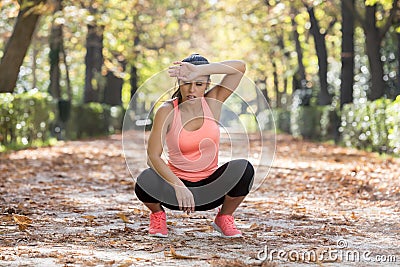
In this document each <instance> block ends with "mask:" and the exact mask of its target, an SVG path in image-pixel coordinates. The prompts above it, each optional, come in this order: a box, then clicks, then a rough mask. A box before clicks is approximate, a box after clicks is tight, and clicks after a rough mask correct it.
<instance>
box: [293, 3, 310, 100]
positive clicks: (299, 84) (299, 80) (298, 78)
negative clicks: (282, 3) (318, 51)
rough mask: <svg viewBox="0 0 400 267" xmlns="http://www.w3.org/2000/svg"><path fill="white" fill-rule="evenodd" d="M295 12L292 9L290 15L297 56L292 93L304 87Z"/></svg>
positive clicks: (303, 68) (304, 75) (303, 69)
mask: <svg viewBox="0 0 400 267" xmlns="http://www.w3.org/2000/svg"><path fill="white" fill-rule="evenodd" d="M294 14H295V11H294V8H292V15H291V21H292V28H293V39H294V42H295V45H296V54H297V65H298V69H297V72H296V74H295V75H294V77H293V88H292V90H293V92H294V91H295V90H296V89H304V88H305V87H306V86H305V85H306V83H307V81H306V68H305V67H304V64H303V50H302V49H301V43H300V39H299V33H298V31H297V23H296V21H295V15H294Z"/></svg>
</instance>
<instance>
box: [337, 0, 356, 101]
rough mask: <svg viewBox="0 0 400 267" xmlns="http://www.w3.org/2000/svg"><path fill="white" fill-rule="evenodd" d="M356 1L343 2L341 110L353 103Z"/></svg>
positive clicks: (346, 0)
mask: <svg viewBox="0 0 400 267" xmlns="http://www.w3.org/2000/svg"><path fill="white" fill-rule="evenodd" d="M353 9H354V0H342V1H341V12H342V24H341V26H342V55H341V56H342V68H341V83H340V108H342V107H343V105H344V104H347V103H352V102H353V84H354V82H353V80H354V16H353V12H352V10H353Z"/></svg>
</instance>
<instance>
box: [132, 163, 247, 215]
mask: <svg viewBox="0 0 400 267" xmlns="http://www.w3.org/2000/svg"><path fill="white" fill-rule="evenodd" d="M181 180H182V182H183V183H184V184H185V185H186V186H187V187H188V189H189V190H190V191H191V192H192V194H193V197H194V202H195V204H196V206H195V210H197V211H201V210H210V209H214V208H216V207H218V206H220V205H221V204H222V203H223V202H224V199H225V195H228V196H230V197H240V196H246V195H247V194H248V193H249V192H250V189H251V186H252V185H253V180H254V168H253V165H251V163H250V162H249V161H247V160H245V159H236V160H232V161H229V162H227V163H225V164H224V165H222V166H221V167H219V168H218V169H217V170H215V172H214V173H212V174H211V175H210V176H209V177H207V178H205V179H203V180H200V181H198V182H189V181H187V180H183V179H181ZM135 193H136V195H137V197H138V198H139V200H140V201H142V202H144V203H160V204H161V205H162V206H164V207H166V208H169V209H172V210H179V206H178V201H177V200H176V195H175V190H174V188H173V187H172V186H171V185H170V184H169V183H168V182H167V181H166V180H164V179H163V178H162V177H161V176H159V175H158V174H157V172H156V171H154V170H153V169H151V168H148V169H146V170H144V171H143V172H142V173H141V174H140V175H139V176H138V178H137V181H136V185H135Z"/></svg>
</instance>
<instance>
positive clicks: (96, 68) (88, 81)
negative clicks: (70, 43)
mask: <svg viewBox="0 0 400 267" xmlns="http://www.w3.org/2000/svg"><path fill="white" fill-rule="evenodd" d="M85 64H86V76H85V93H84V98H83V101H84V103H88V102H98V101H99V95H100V90H101V89H102V88H101V87H102V85H103V81H102V76H101V67H102V65H103V29H102V28H101V27H99V26H97V25H94V26H93V25H88V33H87V37H86V56H85Z"/></svg>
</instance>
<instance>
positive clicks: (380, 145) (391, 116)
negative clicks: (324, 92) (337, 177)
mask: <svg viewBox="0 0 400 267" xmlns="http://www.w3.org/2000/svg"><path fill="white" fill-rule="evenodd" d="M399 112H400V98H397V99H396V101H394V102H392V101H391V100H388V99H378V100H376V101H373V102H367V103H362V104H347V105H345V106H344V107H343V111H342V118H341V121H342V122H341V127H340V132H341V133H342V140H343V142H344V144H345V145H346V146H353V147H357V148H360V149H368V150H372V151H378V152H389V153H392V152H393V153H398V152H399V148H400V135H399V129H398V127H399V126H398V125H399V124H400V119H399V116H398V114H399Z"/></svg>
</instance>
